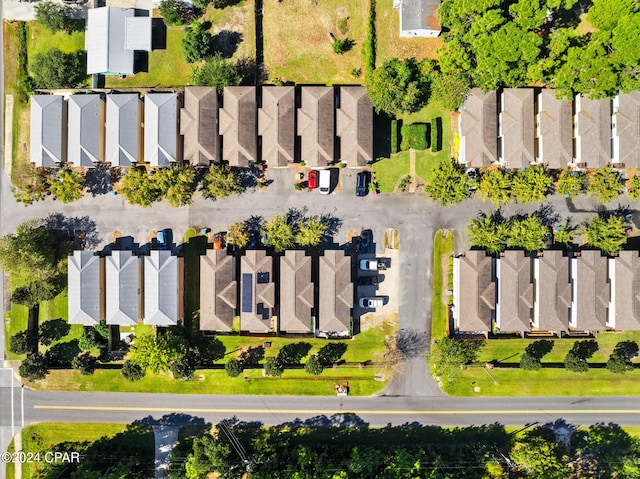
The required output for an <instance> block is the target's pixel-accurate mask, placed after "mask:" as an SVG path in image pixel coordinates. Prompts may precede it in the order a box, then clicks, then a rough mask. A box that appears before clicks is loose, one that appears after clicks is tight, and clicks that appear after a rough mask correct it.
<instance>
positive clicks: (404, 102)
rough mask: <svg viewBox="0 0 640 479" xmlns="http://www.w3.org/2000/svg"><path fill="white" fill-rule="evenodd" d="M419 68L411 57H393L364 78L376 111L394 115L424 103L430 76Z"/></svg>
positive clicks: (406, 111) (427, 95) (426, 100)
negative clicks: (402, 58) (400, 58)
mask: <svg viewBox="0 0 640 479" xmlns="http://www.w3.org/2000/svg"><path fill="white" fill-rule="evenodd" d="M424 62H429V60H424ZM429 64H430V63H429ZM423 69H424V68H423V66H422V64H421V63H418V62H417V61H416V60H415V59H413V58H408V59H405V60H399V59H397V58H393V59H391V60H388V61H386V62H384V63H383V64H382V65H381V66H380V67H378V68H376V69H375V70H374V71H373V73H372V75H371V77H370V78H368V79H367V94H368V96H369V99H370V100H371V104H372V105H373V107H374V108H375V109H376V111H378V112H381V111H383V112H385V113H388V114H389V115H391V116H393V117H398V116H399V115H401V114H402V113H412V112H416V111H418V110H419V109H420V108H422V107H423V106H424V105H426V103H427V102H428V101H429V97H430V88H431V78H430V77H428V76H425V75H424V74H423V71H422V70H423Z"/></svg>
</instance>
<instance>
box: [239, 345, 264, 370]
mask: <svg viewBox="0 0 640 479" xmlns="http://www.w3.org/2000/svg"><path fill="white" fill-rule="evenodd" d="M263 359H264V346H249V347H248V348H247V349H245V350H244V351H242V352H241V353H240V356H239V357H238V360H239V361H240V362H241V363H242V365H243V367H244V366H253V365H256V364H258V363H259V362H260V361H262V360H263Z"/></svg>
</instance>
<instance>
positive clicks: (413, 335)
mask: <svg viewBox="0 0 640 479" xmlns="http://www.w3.org/2000/svg"><path fill="white" fill-rule="evenodd" d="M396 347H397V348H398V351H400V353H402V356H403V357H404V358H405V359H412V358H417V357H420V356H424V354H425V353H426V352H428V351H429V336H428V334H427V333H426V332H424V331H418V330H416V329H401V330H399V331H398V335H397V337H396Z"/></svg>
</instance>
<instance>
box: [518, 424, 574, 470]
mask: <svg viewBox="0 0 640 479" xmlns="http://www.w3.org/2000/svg"><path fill="white" fill-rule="evenodd" d="M538 429H542V428H538ZM549 432H550V431H549ZM510 456H511V459H512V460H513V461H514V462H515V463H516V464H517V465H518V469H519V470H520V471H522V472H524V473H525V474H526V477H531V478H535V479H566V477H567V476H568V475H569V471H568V469H567V466H566V464H567V461H568V457H567V455H566V454H565V453H564V451H563V448H562V446H561V445H560V444H558V443H557V442H555V440H554V439H553V437H552V434H548V433H546V431H544V432H542V431H541V432H538V431H532V433H529V434H527V435H526V436H525V437H524V438H523V439H521V440H519V441H518V442H516V444H515V446H514V447H513V449H512V450H511V454H510Z"/></svg>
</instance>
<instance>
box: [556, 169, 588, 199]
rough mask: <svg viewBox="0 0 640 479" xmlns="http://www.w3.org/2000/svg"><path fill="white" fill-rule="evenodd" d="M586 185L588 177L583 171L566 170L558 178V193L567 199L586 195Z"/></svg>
mask: <svg viewBox="0 0 640 479" xmlns="http://www.w3.org/2000/svg"><path fill="white" fill-rule="evenodd" d="M585 185H586V176H585V174H584V173H583V172H582V171H573V170H572V169H571V168H565V169H564V170H562V171H561V172H560V176H559V177H558V183H557V184H556V193H558V194H559V195H562V196H566V197H567V198H575V197H576V196H578V195H579V194H582V193H584V190H585Z"/></svg>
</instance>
